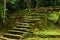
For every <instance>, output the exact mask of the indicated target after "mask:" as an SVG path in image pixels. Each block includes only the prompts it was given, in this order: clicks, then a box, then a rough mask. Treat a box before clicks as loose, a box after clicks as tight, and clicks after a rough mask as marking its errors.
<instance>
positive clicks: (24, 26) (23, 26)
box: [16, 25, 31, 27]
mask: <svg viewBox="0 0 60 40" xmlns="http://www.w3.org/2000/svg"><path fill="white" fill-rule="evenodd" d="M16 26H21V27H31V26H27V25H16Z"/></svg>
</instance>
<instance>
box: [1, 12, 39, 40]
mask: <svg viewBox="0 0 60 40" xmlns="http://www.w3.org/2000/svg"><path fill="white" fill-rule="evenodd" d="M36 21H40V15H39V14H37V13H34V14H31V15H30V14H28V15H27V16H24V21H23V22H22V23H20V22H17V25H16V27H14V28H13V29H11V30H8V33H5V34H4V35H3V37H2V40H23V39H24V36H26V35H27V34H29V33H32V32H31V28H32V26H31V25H30V24H31V23H32V24H34V23H35V22H36Z"/></svg>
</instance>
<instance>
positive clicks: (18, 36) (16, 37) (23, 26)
mask: <svg viewBox="0 0 60 40" xmlns="http://www.w3.org/2000/svg"><path fill="white" fill-rule="evenodd" d="M28 33H31V26H28V25H27V23H20V24H19V25H17V26H16V27H14V28H13V29H11V30H8V32H7V33H5V34H4V35H3V37H2V40H23V39H24V36H25V35H27V34H28Z"/></svg>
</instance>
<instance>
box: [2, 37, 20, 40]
mask: <svg viewBox="0 0 60 40" xmlns="http://www.w3.org/2000/svg"><path fill="white" fill-rule="evenodd" d="M1 40H19V39H10V38H6V37H2V38H1Z"/></svg>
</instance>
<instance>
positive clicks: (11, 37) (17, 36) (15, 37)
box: [3, 33, 24, 39]
mask: <svg viewBox="0 0 60 40" xmlns="http://www.w3.org/2000/svg"><path fill="white" fill-rule="evenodd" d="M3 37H6V38H10V39H20V38H24V37H23V36H21V35H15V34H8V33H6V34H4V36H3Z"/></svg>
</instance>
